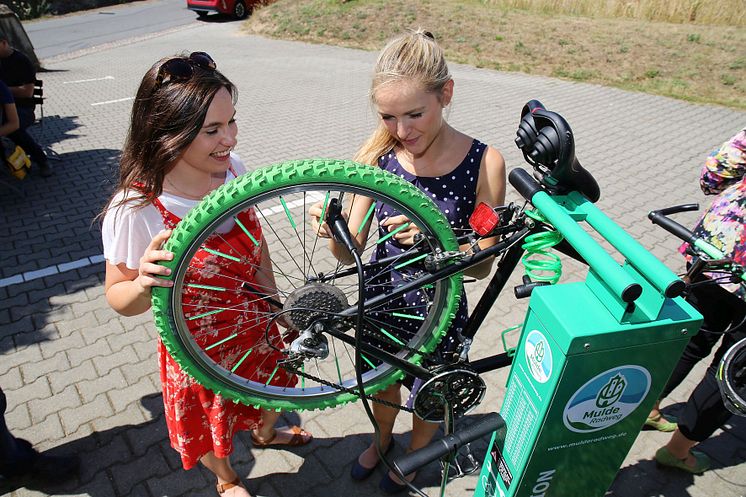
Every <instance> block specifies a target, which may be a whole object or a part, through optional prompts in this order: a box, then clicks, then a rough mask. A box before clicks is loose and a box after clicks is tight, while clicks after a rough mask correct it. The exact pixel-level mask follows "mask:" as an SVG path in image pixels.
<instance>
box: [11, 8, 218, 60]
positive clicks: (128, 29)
mask: <svg viewBox="0 0 746 497" xmlns="http://www.w3.org/2000/svg"><path fill="white" fill-rule="evenodd" d="M196 22H211V21H198V20H197V16H196V14H195V13H194V12H192V11H190V10H187V8H186V1H185V0H146V1H140V2H133V3H128V4H124V5H116V6H112V7H105V8H101V9H95V10H88V11H81V12H77V13H74V14H70V15H66V16H60V17H53V18H48V19H42V20H37V21H32V22H27V23H24V25H23V26H24V28H25V29H26V33H27V34H28V36H29V38H30V39H31V43H33V45H34V50H35V52H36V56H37V57H38V58H39V60H40V61H42V63H43V62H44V59H48V58H50V57H56V56H62V55H71V54H76V53H80V52H81V51H86V50H90V49H93V48H94V47H99V46H101V45H107V44H111V43H117V42H123V41H135V40H139V39H143V38H147V37H148V36H151V35H152V34H153V33H162V32H164V31H170V30H173V29H178V28H180V27H184V26H188V25H190V24H192V23H196ZM212 22H215V21H212Z"/></svg>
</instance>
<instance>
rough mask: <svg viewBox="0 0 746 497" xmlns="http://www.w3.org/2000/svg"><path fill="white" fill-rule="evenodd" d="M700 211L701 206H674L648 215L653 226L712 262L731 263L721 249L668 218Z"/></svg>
mask: <svg viewBox="0 0 746 497" xmlns="http://www.w3.org/2000/svg"><path fill="white" fill-rule="evenodd" d="M698 209H699V204H682V205H674V206H672V207H666V208H664V209H658V210H654V211H650V212H649V213H648V219H650V221H652V222H653V224H656V225H658V226H660V227H661V228H663V229H664V230H666V231H668V232H669V233H671V234H672V235H674V236H676V237H678V238H680V239H681V240H683V241H685V242H686V243H688V244H689V245H691V246H692V247H694V249H696V250H698V251H699V252H701V253H703V254H705V255H707V256H708V257H709V258H710V259H711V260H713V261H719V262H720V263H722V262H726V261H730V258H728V257H727V256H726V255H725V254H724V253H723V252H722V251H721V250H720V249H718V248H717V247H715V246H714V245H712V244H710V243H708V242H706V241H705V240H703V239H702V238H700V237H698V236H697V235H695V234H694V232H693V231H691V230H690V229H688V228H685V227H684V226H682V225H681V224H679V223H677V222H676V221H674V220H673V219H670V218H668V217H666V216H668V215H670V214H676V213H678V212H687V211H695V210H698ZM730 262H732V261H730ZM738 268H740V266H738ZM741 269H742V268H740V269H739V271H740V270H741ZM734 274H736V276H737V277H738V273H734ZM740 279H741V280H742V281H744V282H746V273H741V274H740Z"/></svg>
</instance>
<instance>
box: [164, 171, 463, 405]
mask: <svg viewBox="0 0 746 497" xmlns="http://www.w3.org/2000/svg"><path fill="white" fill-rule="evenodd" d="M334 198H336V199H339V201H340V202H341V203H342V204H343V205H345V206H347V207H349V206H350V205H351V204H352V203H354V202H355V201H362V199H363V198H367V199H371V200H372V201H373V207H371V209H369V210H368V219H369V221H366V222H369V223H371V227H370V229H369V236H368V240H367V242H366V244H365V248H364V251H363V253H362V257H363V261H366V263H365V268H364V270H365V275H366V276H365V281H363V282H360V281H358V275H357V271H356V270H355V266H354V265H353V266H352V267H349V266H347V267H345V266H343V265H341V264H340V263H339V262H338V261H337V260H336V259H335V258H334V257H332V255H331V253H330V250H329V245H328V243H329V241H328V240H326V239H321V238H319V237H318V236H317V234H316V233H315V232H314V231H313V228H312V227H311V222H310V217H309V216H308V210H309V208H310V206H311V205H312V204H314V203H317V202H321V203H322V205H324V208H326V206H327V205H329V203H330V202H331V199H334ZM380 203H385V204H386V205H389V206H393V207H394V208H395V209H396V210H398V211H399V212H401V213H403V214H405V215H406V216H407V217H409V219H410V220H411V221H412V222H413V223H414V224H415V225H416V226H417V227H418V228H419V229H420V230H421V232H422V233H423V235H424V236H423V237H421V238H422V239H421V240H420V241H418V242H417V243H416V244H415V245H414V246H412V247H411V248H408V249H407V250H406V251H405V252H404V253H403V254H402V255H401V256H399V257H397V258H396V260H393V261H380V262H375V263H371V262H369V259H370V254H371V253H372V252H373V251H375V250H376V247H377V245H378V244H379V243H380V242H382V241H383V238H385V237H381V238H379V236H378V229H377V221H376V220H375V216H374V215H372V213H373V209H374V207H375V206H376V205H377V204H380ZM242 219H243V222H242V221H241V220H242ZM247 219H249V220H251V219H254V220H255V221H258V223H256V225H257V226H254V227H252V226H248V224H247V221H246V220H247ZM236 225H238V227H239V228H240V229H241V231H242V232H243V234H245V236H243V240H240V241H238V242H236V241H230V240H226V237H227V236H228V235H226V234H225V233H227V232H229V229H232V230H235V229H237V228H236ZM231 226H232V228H230V227H231ZM258 226H261V228H259V227H258ZM215 242H217V245H218V246H219V247H220V248H219V249H217V250H216V249H214V247H215V245H216V244H215ZM262 243H264V244H266V246H267V249H268V254H269V261H268V262H267V261H265V266H264V268H262V267H260V266H261V264H260V263H259V262H257V259H256V257H254V258H253V259H252V256H251V254H250V252H252V251H253V252H254V253H256V251H257V250H259V248H258V247H261V245H262ZM208 245H209V246H210V247H213V248H212V249H207V248H206V247H207V246H208ZM165 248H166V249H167V250H170V251H172V252H173V253H174V259H173V260H172V261H168V262H164V265H166V266H168V267H170V268H171V270H172V274H171V277H170V278H171V279H172V280H173V282H174V285H173V287H171V288H154V289H153V313H154V317H155V322H156V326H157V328H158V331H159V332H160V335H161V338H162V340H163V342H164V344H165V346H166V348H167V350H168V351H169V353H170V354H171V355H172V356H173V358H174V359H175V360H176V361H177V362H178V364H179V365H180V366H181V367H182V368H183V369H184V370H185V371H186V372H187V373H188V374H190V375H191V376H192V377H194V378H195V379H196V380H197V381H198V382H199V383H201V384H202V385H204V386H205V387H207V388H209V389H211V390H213V391H216V392H219V393H220V394H222V395H223V396H225V397H227V398H230V399H232V400H234V401H237V402H242V403H245V404H248V405H255V406H260V407H264V408H271V409H283V410H304V409H322V408H326V407H331V406H335V405H338V404H341V403H344V402H349V401H352V400H355V399H356V398H358V396H357V394H356V390H357V381H356V377H355V368H354V355H355V354H354V352H355V350H354V347H353V345H352V343H353V342H351V339H352V338H353V337H354V334H355V316H356V313H355V312H352V313H350V312H349V311H350V310H351V309H353V308H356V306H357V301H358V289H359V288H360V285H361V284H362V285H366V287H365V288H369V287H371V286H373V283H372V281H374V280H377V279H380V276H381V274H384V273H386V272H387V271H391V270H392V269H396V270H397V271H406V276H407V278H408V279H409V280H410V281H412V280H414V281H416V279H417V277H418V276H421V275H423V274H426V273H427V270H426V269H425V268H424V265H423V260H424V259H425V258H426V256H427V254H432V253H435V252H437V251H450V250H457V249H458V244H457V241H456V239H455V237H454V234H453V232H452V231H451V229H450V227H449V224H448V222H447V220H446V219H445V217H444V216H443V214H442V213H441V212H440V211H439V210H438V208H437V207H436V206H435V204H433V203H432V202H431V201H430V200H429V199H428V198H427V197H425V196H424V195H423V194H421V193H420V191H419V190H418V189H417V188H416V187H414V186H412V185H410V184H409V183H406V182H404V181H403V180H401V179H399V178H398V177H396V176H394V175H391V174H390V173H387V172H385V171H382V170H380V169H377V168H374V167H369V166H364V165H361V164H356V163H354V162H351V161H339V160H321V159H318V160H304V161H292V162H286V163H282V164H277V165H274V166H268V167H266V168H262V169H259V170H256V171H254V172H253V173H251V174H247V175H245V176H242V177H240V178H237V179H236V180H234V181H232V182H230V183H229V184H227V185H224V186H223V187H221V188H219V189H217V190H215V191H214V192H213V193H211V194H210V195H209V196H208V197H207V198H206V199H205V200H204V201H203V202H201V203H200V204H199V205H198V206H197V207H195V208H194V209H192V211H191V212H190V213H189V214H188V215H187V216H186V217H185V218H184V220H183V221H182V222H181V223H179V225H178V226H177V227H176V229H175V230H174V232H173V233H172V235H171V237H170V238H169V240H168V242H167V244H166V247H165ZM206 251H207V253H208V254H209V256H208V259H210V260H209V261H208V262H206V260H205V257H204V255H205V253H206ZM226 260H228V261H231V265H232V269H231V270H230V271H227V272H226V273H227V274H223V270H222V269H221V268H222V266H221V265H220V264H219V262H220V261H226ZM242 266H243V267H244V268H243V269H241V267H242ZM236 267H238V270H237V269H236ZM269 268H271V274H272V278H273V279H274V285H275V287H276V289H275V288H272V290H274V291H269V290H268V291H267V292H265V291H264V289H266V288H269V287H270V285H268V284H266V279H265V280H264V281H265V284H264V286H262V285H259V284H258V283H257V281H258V276H257V275H259V274H260V271H263V272H262V273H261V274H268V272H269V271H268V270H269ZM195 274H202V275H204V274H208V275H209V276H214V277H215V278H217V279H216V280H212V281H209V280H208V281H207V282H205V280H204V279H202V280H199V279H197V278H196V276H195ZM252 274H253V276H245V275H252ZM195 281H196V283H195ZM215 282H217V283H215ZM414 285H415V286H416V285H417V284H416V283H414ZM390 290H392V288H384V289H383V291H384V294H385V292H388V291H390ZM461 290H462V282H461V275H460V274H459V275H454V276H451V277H448V278H445V279H442V280H440V281H437V282H435V283H431V284H429V285H422V286H421V287H419V288H415V289H414V290H413V291H415V292H417V293H418V295H420V297H419V299H420V303H419V304H418V306H417V308H415V309H412V308H408V309H407V308H398V307H396V306H395V305H392V302H394V301H395V299H391V300H390V299H385V298H384V299H379V300H382V301H381V302H379V303H378V304H377V305H375V306H372V307H371V308H369V309H368V308H366V314H365V330H364V337H365V340H366V341H367V342H369V343H373V344H383V345H385V348H386V349H387V350H388V351H389V352H391V353H393V354H395V355H396V356H397V357H399V358H401V359H404V360H406V361H409V362H412V363H419V362H420V361H421V359H422V357H423V355H424V354H427V353H429V352H431V351H432V350H433V349H434V348H435V346H436V345H437V344H438V342H439V340H440V338H441V337H442V336H443V334H444V333H445V331H446V330H447V329H448V326H449V324H450V322H451V319H452V318H453V315H454V313H455V310H456V309H457V308H458V302H459V299H460V295H461ZM366 302H368V299H367V298H366ZM345 309H347V311H348V312H347V315H346V316H340V314H342V313H343V312H344V310H345ZM386 315H388V316H389V317H392V319H389V320H388V321H386V320H385V319H382V316H383V317H385V316H386ZM278 319H279V321H280V324H287V323H288V322H290V323H291V324H293V325H295V326H291V327H289V328H282V327H277V326H276V324H277V320H278ZM401 322H406V323H407V325H406V326H401V329H400V328H399V326H400V325H399V324H396V323H401ZM314 323H316V324H317V326H320V325H319V324H318V323H324V326H327V327H330V329H331V328H333V331H335V332H336V333H333V334H329V333H324V335H323V336H324V339H323V342H324V343H321V344H317V345H319V347H321V348H324V347H325V348H326V350H327V351H328V352H327V355H324V354H323V353H314V354H305V355H303V354H298V352H297V347H298V345H299V344H301V345H303V346H305V345H306V343H307V342H305V341H302V340H301V339H299V338H298V334H299V331H298V330H303V329H306V328H309V327H311V328H312V327H313V325H314ZM386 323H389V324H386ZM390 323H394V324H390ZM293 346H296V348H295V349H293ZM306 348H308V347H306ZM304 350H305V349H304ZM363 359H364V361H365V363H366V364H365V373H364V375H363V384H364V388H365V392H366V393H367V394H370V393H374V392H375V391H378V390H380V389H381V388H383V387H385V386H386V385H388V384H390V383H392V382H394V381H396V380H397V379H400V378H401V377H402V376H403V373H402V372H401V371H400V370H399V369H397V368H394V367H392V366H391V365H389V364H387V363H385V362H382V361H381V360H377V359H375V358H374V357H371V356H370V354H368V355H367V357H366V354H364V355H363Z"/></svg>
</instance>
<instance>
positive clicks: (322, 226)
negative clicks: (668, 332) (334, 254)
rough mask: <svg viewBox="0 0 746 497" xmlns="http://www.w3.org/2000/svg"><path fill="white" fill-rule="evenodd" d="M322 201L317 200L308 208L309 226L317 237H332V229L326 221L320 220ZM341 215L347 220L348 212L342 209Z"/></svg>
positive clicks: (348, 217) (322, 207) (322, 208)
mask: <svg viewBox="0 0 746 497" xmlns="http://www.w3.org/2000/svg"><path fill="white" fill-rule="evenodd" d="M323 211H324V202H322V201H318V202H316V203H315V204H313V205H312V206H311V208H310V209H308V214H309V215H310V216H311V227H312V228H313V232H314V233H316V236H318V237H319V238H332V230H331V228H330V227H329V225H328V224H326V221H322V220H321V215H322V214H324V212H323ZM342 217H343V218H344V220H345V221H349V219H350V214H349V212H345V211H342Z"/></svg>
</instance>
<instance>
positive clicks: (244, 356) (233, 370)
mask: <svg viewBox="0 0 746 497" xmlns="http://www.w3.org/2000/svg"><path fill="white" fill-rule="evenodd" d="M252 350H254V349H249V350H247V351H246V353H245V354H244V355H243V357H241V359H239V361H238V362H237V363H236V365H235V366H233V367H232V368H231V373H235V372H236V370H237V369H238V368H239V366H241V364H243V362H244V361H245V360H246V358H247V357H249V354H251V351H252Z"/></svg>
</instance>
